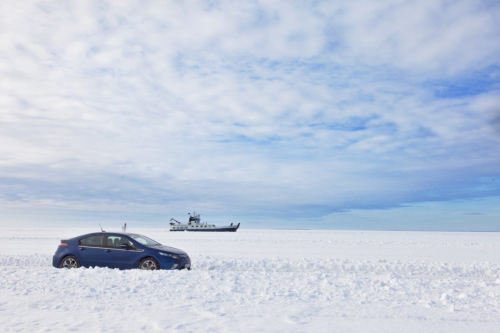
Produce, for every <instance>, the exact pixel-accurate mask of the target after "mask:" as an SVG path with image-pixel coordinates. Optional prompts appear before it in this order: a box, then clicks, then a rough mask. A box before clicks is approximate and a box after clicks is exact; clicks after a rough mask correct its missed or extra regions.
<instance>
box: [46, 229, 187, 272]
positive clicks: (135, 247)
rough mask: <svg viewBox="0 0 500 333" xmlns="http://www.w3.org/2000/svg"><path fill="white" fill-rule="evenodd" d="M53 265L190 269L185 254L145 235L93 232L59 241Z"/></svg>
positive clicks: (60, 266)
mask: <svg viewBox="0 0 500 333" xmlns="http://www.w3.org/2000/svg"><path fill="white" fill-rule="evenodd" d="M52 265H53V266H54V267H57V268H78V267H80V266H83V267H92V266H97V267H109V268H119V269H131V268H138V269H146V270H155V269H191V259H190V258H189V256H188V255H187V253H186V252H184V251H182V250H179V249H176V248H174V247H169V246H165V245H162V244H160V243H158V242H156V241H154V240H152V239H151V238H148V237H146V236H142V235H138V234H132V233H123V232H95V233H91V234H86V235H82V236H78V237H74V238H70V239H63V240H61V244H59V247H58V248H57V251H56V253H55V254H54V257H53V258H52Z"/></svg>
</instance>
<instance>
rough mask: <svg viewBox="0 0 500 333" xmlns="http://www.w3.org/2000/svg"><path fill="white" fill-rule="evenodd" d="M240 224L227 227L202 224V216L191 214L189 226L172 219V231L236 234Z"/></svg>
mask: <svg viewBox="0 0 500 333" xmlns="http://www.w3.org/2000/svg"><path fill="white" fill-rule="evenodd" d="M239 227H240V224H239V223H238V224H233V223H231V225H226V226H216V225H214V224H208V223H202V222H201V218H200V214H196V212H193V213H192V214H191V213H189V221H188V223H187V224H185V223H181V222H179V221H177V220H176V219H174V218H172V219H170V231H212V232H213V231H215V232H224V231H226V232H236V230H238V228H239Z"/></svg>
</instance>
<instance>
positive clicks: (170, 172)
mask: <svg viewBox="0 0 500 333" xmlns="http://www.w3.org/2000/svg"><path fill="white" fill-rule="evenodd" d="M1 7H2V8H0V9H1V10H0V11H1V13H2V14H0V15H1V19H0V22H1V23H0V24H1V26H0V28H1V30H2V31H3V32H4V33H3V37H2V39H0V77H1V78H2V79H1V85H0V91H1V93H0V109H1V118H0V122H1V124H0V125H1V128H2V130H1V131H0V142H1V143H0V153H1V154H0V156H1V157H0V174H1V175H2V178H1V180H0V202H1V203H2V204H3V205H6V206H9V205H18V204H19V205H22V206H23V207H29V206H30V205H32V207H42V208H43V207H45V208H46V207H56V208H61V209H62V208H64V209H68V210H71V209H75V210H79V209H80V210H85V211H92V210H96V211H106V210H109V211H112V212H113V211H114V212H118V211H120V212H123V211H124V210H125V211H130V212H132V211H133V212H134V213H137V212H138V211H139V212H155V214H161V213H165V212H166V211H171V210H178V209H181V207H182V209H188V210H189V209H191V207H201V208H203V210H205V211H206V212H212V213H213V212H220V211H223V210H224V211H229V210H230V211H231V212H232V214H235V215H259V214H260V216H271V215H277V216H284V215H287V216H290V217H292V216H313V215H321V216H323V215H328V214H329V213H331V212H340V211H347V210H351V209H367V208H369V209H376V208H390V207H399V206H400V205H402V204H405V203H412V202H421V201H447V200H456V199H457V198H468V197H469V198H473V197H481V196H498V195H499V190H500V188H499V187H495V186H492V187H491V186H490V187H488V188H484V187H483V186H481V184H482V183H481V181H480V179H482V177H485V176H488V177H489V176H491V177H497V176H498V170H497V166H498V165H499V162H500V156H498V154H496V153H494V152H495V151H497V149H496V147H498V143H499V141H500V138H499V136H498V135H495V134H494V133H495V131H496V133H498V126H497V123H498V121H497V120H498V105H499V101H498V98H497V96H498V89H499V76H498V68H500V66H499V64H498V59H499V57H498V55H499V53H500V50H499V49H498V45H500V43H498V38H499V33H498V31H500V29H498V23H497V22H496V20H494V18H495V17H496V16H498V15H496V14H498V12H499V10H500V7H499V6H498V5H497V4H495V3H488V2H482V3H477V4H476V3H471V2H468V1H458V2H454V3H453V4H450V3H448V2H446V1H437V2H432V3H424V4H422V3H421V2H416V1H393V2H387V3H384V4H377V3H372V2H369V1H368V2H366V1H354V2H350V3H349V4H343V3H335V2H329V1H325V2H322V1H319V2H304V3H300V4H293V3H287V2H281V1H275V2H263V3H260V2H245V3H235V2H230V1H228V2H226V1H220V2H203V1H200V2H170V3H164V2H158V1H147V2H137V1H95V2H94V1H81V2H75V3H72V4H69V3H60V2H51V1H45V2H36V1H32V2H23V3H19V2H13V1H12V2H4V3H2V5H1ZM471 50H473V52H472V51H471ZM495 129H496V130H495ZM9 207H10V206H9Z"/></svg>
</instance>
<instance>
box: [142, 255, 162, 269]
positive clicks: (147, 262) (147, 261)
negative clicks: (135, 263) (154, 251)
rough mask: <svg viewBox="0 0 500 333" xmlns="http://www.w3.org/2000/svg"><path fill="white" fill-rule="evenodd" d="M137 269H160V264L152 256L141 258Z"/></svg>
mask: <svg viewBox="0 0 500 333" xmlns="http://www.w3.org/2000/svg"><path fill="white" fill-rule="evenodd" d="M139 269H144V270H148V271H154V270H156V269H160V265H159V264H158V262H157V261H156V260H155V259H154V258H151V257H148V258H144V259H142V260H141V262H140V263H139Z"/></svg>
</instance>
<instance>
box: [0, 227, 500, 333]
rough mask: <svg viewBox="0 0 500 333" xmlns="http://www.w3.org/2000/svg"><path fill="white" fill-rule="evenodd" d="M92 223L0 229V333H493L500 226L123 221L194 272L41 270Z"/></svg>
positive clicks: (498, 319) (499, 314) (499, 312)
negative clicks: (216, 225) (179, 252)
mask: <svg viewBox="0 0 500 333" xmlns="http://www.w3.org/2000/svg"><path fill="white" fill-rule="evenodd" d="M90 231H95V230H88V229H37V230H34V229H3V230H0V266H1V269H0V330H1V331H30V332H31V331H55V332H67V331H84V332H96V331H101V332H135V331H165V332H168V331H176V332H499V331H500V233H440V232H372V231H311V230H288V231H281V230H245V229H240V230H239V231H238V232H236V233H189V232H184V233H171V232H168V231H166V230H164V229H130V230H129V231H131V232H138V233H142V234H144V235H147V236H150V237H151V238H153V239H155V240H157V241H159V242H160V243H163V244H167V245H171V246H174V247H178V248H181V249H183V250H185V251H186V252H187V253H188V254H189V255H190V256H191V259H192V265H193V269H192V270H191V271H148V272H145V271H139V270H130V271H120V270H113V269H106V268H93V269H92V268H91V269H85V268H80V269H76V270H61V269H56V268H53V267H52V266H51V260H52V255H53V253H54V252H55V250H56V248H57V246H58V244H59V240H60V239H61V238H68V237H73V236H77V235H80V234H84V233H87V232H90Z"/></svg>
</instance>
